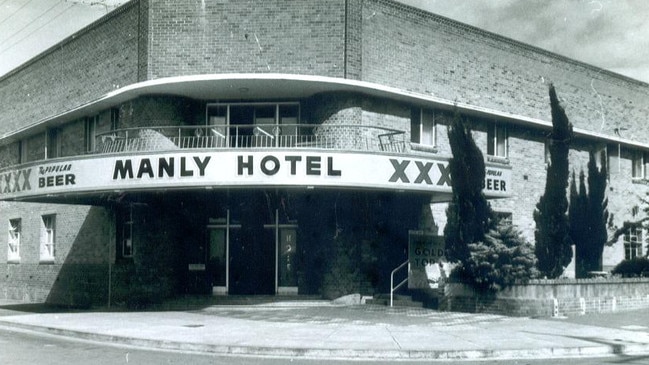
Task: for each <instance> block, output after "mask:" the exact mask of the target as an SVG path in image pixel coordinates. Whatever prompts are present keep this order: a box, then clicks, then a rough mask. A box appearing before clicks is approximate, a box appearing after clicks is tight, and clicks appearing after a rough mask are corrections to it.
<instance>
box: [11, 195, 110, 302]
mask: <svg viewBox="0 0 649 365" xmlns="http://www.w3.org/2000/svg"><path fill="white" fill-rule="evenodd" d="M0 204H1V206H0V208H1V209H0V222H2V223H3V224H4V226H3V227H7V223H6V222H8V221H9V219H16V218H20V219H21V220H22V222H21V223H22V226H21V242H20V261H19V262H18V263H13V262H12V263H8V262H7V240H8V232H7V230H6V228H5V230H4V231H3V233H2V234H0V247H1V248H2V252H0V277H2V278H3V279H2V280H0V298H5V299H14V300H22V301H26V302H39V301H47V302H49V303H53V304H65V305H85V304H88V301H89V300H92V301H94V302H98V301H103V300H105V299H106V296H107V283H108V261H109V249H111V248H112V247H113V245H114V242H115V239H114V237H113V234H112V225H113V223H112V215H111V213H110V212H109V211H108V210H106V209H103V208H99V207H88V206H76V205H52V204H49V205H46V204H32V203H10V202H2V203H0ZM46 214H55V216H56V224H55V249H54V252H55V254H54V256H55V259H54V262H41V260H40V234H41V233H40V232H41V216H42V215H46ZM113 251H114V249H113ZM110 260H113V258H112V257H111V258H110Z"/></svg>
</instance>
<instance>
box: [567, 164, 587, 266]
mask: <svg viewBox="0 0 649 365" xmlns="http://www.w3.org/2000/svg"><path fill="white" fill-rule="evenodd" d="M585 180H586V177H585V176H584V171H583V170H582V171H581V172H580V173H579V189H577V178H576V177H575V172H574V171H573V172H572V181H571V183H570V207H569V208H568V219H569V222H570V238H571V239H572V242H573V243H574V245H575V261H576V264H575V267H576V271H577V273H576V275H577V277H578V278H582V277H585V276H586V271H585V269H584V266H585V264H584V262H583V261H584V259H585V254H586V253H585V252H584V250H585V249H587V245H588V243H587V241H588V235H589V233H588V218H587V216H586V214H587V212H586V210H587V209H588V195H587V193H586V182H585Z"/></svg>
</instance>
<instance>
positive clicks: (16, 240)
mask: <svg viewBox="0 0 649 365" xmlns="http://www.w3.org/2000/svg"><path fill="white" fill-rule="evenodd" d="M21 226H22V222H21V220H20V219H10V220H9V239H8V249H7V260H8V261H20V236H21V230H22V227H21Z"/></svg>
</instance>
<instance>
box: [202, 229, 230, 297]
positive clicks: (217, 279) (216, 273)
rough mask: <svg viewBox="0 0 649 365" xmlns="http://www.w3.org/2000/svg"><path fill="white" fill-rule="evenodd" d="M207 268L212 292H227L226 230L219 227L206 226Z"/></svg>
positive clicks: (227, 248) (227, 249) (227, 254)
mask: <svg viewBox="0 0 649 365" xmlns="http://www.w3.org/2000/svg"><path fill="white" fill-rule="evenodd" d="M207 234H208V245H209V251H208V258H207V268H208V275H209V280H210V281H211V283H212V293H213V294H227V292H228V266H229V265H228V256H229V252H228V251H229V247H228V238H229V237H228V230H227V228H221V227H208V230H207Z"/></svg>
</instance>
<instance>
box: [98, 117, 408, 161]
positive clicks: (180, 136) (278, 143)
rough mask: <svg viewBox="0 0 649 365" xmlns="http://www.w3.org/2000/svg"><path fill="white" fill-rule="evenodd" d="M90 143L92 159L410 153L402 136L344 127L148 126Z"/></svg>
mask: <svg viewBox="0 0 649 365" xmlns="http://www.w3.org/2000/svg"><path fill="white" fill-rule="evenodd" d="M271 127H272V130H270V128H271ZM95 141H96V142H95V147H94V153H96V154H109V153H121V152H134V151H137V152H150V151H171V150H178V149H205V148H209V149H231V148H235V149H238V148H245V149H255V148H264V149H268V148H295V149H307V148H308V149H311V148H317V149H329V150H340V151H371V152H374V151H377V152H396V153H407V152H408V150H409V144H407V143H406V132H405V131H402V130H397V129H392V128H386V127H379V126H367V125H349V124H304V123H303V124H264V125H259V124H257V125H255V124H252V125H251V124H243V125H241V124H227V125H191V126H187V125H184V126H178V125H176V126H149V127H137V128H123V129H115V130H111V131H106V132H103V133H98V134H97V135H96V136H95Z"/></svg>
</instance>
